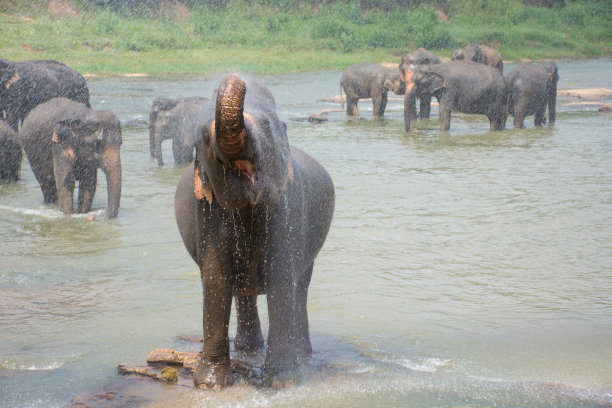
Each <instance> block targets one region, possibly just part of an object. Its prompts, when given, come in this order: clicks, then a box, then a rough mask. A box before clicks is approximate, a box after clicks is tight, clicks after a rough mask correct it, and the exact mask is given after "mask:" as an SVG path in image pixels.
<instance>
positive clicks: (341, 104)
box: [340, 81, 344, 109]
mask: <svg viewBox="0 0 612 408" xmlns="http://www.w3.org/2000/svg"><path fill="white" fill-rule="evenodd" d="M340 108H341V109H344V101H343V100H342V81H340Z"/></svg>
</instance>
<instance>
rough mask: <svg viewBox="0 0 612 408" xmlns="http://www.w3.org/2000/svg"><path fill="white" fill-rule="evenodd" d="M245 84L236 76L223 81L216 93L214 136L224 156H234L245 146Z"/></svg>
mask: <svg viewBox="0 0 612 408" xmlns="http://www.w3.org/2000/svg"><path fill="white" fill-rule="evenodd" d="M245 95H246V84H245V82H244V81H243V80H242V79H240V78H239V77H238V76H236V75H230V76H228V77H226V78H225V79H223V81H222V82H221V85H220V86H219V91H218V93H217V102H216V108H215V134H216V137H217V145H218V147H219V149H221V152H223V154H225V155H226V156H236V155H238V153H240V152H241V151H242V149H243V148H244V147H245V145H246V127H245V124H244V117H243V113H244V97H245Z"/></svg>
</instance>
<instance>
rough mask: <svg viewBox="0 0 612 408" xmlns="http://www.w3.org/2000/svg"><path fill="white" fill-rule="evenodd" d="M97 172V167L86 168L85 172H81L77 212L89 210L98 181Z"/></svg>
mask: <svg viewBox="0 0 612 408" xmlns="http://www.w3.org/2000/svg"><path fill="white" fill-rule="evenodd" d="M97 172H98V169H97V168H96V167H90V168H87V169H86V170H85V174H83V175H82V176H81V179H80V180H79V199H78V204H77V212H78V213H81V214H82V213H86V212H89V211H90V210H91V204H92V203H93V199H94V195H95V193H96V185H97V182H98V177H97Z"/></svg>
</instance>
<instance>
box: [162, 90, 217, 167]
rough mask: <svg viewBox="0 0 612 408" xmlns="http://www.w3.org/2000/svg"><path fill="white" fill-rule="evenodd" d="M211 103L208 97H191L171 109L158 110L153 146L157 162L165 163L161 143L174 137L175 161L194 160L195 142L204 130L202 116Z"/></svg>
mask: <svg viewBox="0 0 612 408" xmlns="http://www.w3.org/2000/svg"><path fill="white" fill-rule="evenodd" d="M209 104H210V100H209V99H207V98H190V99H188V100H184V101H181V102H179V103H177V104H176V106H175V107H174V108H172V109H170V110H164V111H161V112H158V114H157V117H156V118H155V122H154V124H153V130H154V134H153V138H154V144H153V148H154V157H155V158H156V159H157V164H159V165H160V166H163V165H164V160H163V157H162V148H161V144H162V142H163V141H164V140H166V139H172V153H173V156H174V162H175V163H181V164H182V163H189V162H191V161H193V151H194V149H195V143H196V140H198V136H200V135H201V132H202V117H203V115H204V112H205V111H206V109H207V108H208V105H209Z"/></svg>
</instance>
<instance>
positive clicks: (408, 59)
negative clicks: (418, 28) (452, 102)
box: [399, 47, 442, 119]
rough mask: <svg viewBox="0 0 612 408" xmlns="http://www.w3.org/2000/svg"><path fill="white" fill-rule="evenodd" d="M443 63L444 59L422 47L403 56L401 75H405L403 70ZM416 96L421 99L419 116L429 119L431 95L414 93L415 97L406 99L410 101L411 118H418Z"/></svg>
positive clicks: (409, 112)
mask: <svg viewBox="0 0 612 408" xmlns="http://www.w3.org/2000/svg"><path fill="white" fill-rule="evenodd" d="M441 63H442V60H441V59H440V58H438V57H436V56H435V55H434V54H432V53H431V52H429V51H427V50H426V49H425V48H423V47H421V48H418V49H417V50H415V51H413V52H410V53H408V54H406V55H404V56H403V57H402V59H401V61H400V65H399V70H400V75H401V76H402V77H403V76H404V75H403V72H405V71H406V70H408V69H415V68H416V67H419V66H421V65H431V64H441ZM404 87H405V84H404ZM416 98H419V100H420V101H421V109H420V113H419V116H420V117H421V119H428V118H429V114H430V112H431V95H414V97H411V98H410V100H408V101H406V102H407V103H408V114H409V115H410V117H411V119H416V117H417V110H416Z"/></svg>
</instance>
